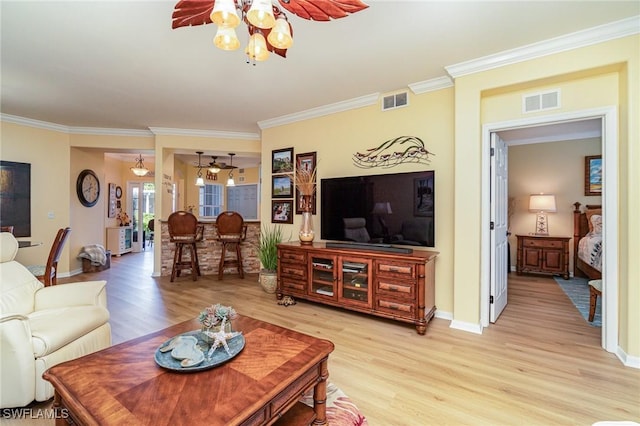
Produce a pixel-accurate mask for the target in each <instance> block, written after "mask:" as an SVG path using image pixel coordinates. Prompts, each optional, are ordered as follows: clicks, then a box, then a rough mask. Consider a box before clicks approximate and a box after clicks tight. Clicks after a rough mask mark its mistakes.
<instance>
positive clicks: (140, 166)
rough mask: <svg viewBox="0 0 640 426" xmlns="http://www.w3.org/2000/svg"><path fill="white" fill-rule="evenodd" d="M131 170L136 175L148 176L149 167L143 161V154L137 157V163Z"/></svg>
mask: <svg viewBox="0 0 640 426" xmlns="http://www.w3.org/2000/svg"><path fill="white" fill-rule="evenodd" d="M131 171H132V172H133V174H134V175H136V176H140V177H142V176H146V175H147V173H149V169H147V168H146V167H145V166H144V162H143V161H142V154H140V155H139V156H138V158H136V165H135V166H134V167H131Z"/></svg>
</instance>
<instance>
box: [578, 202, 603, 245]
mask: <svg viewBox="0 0 640 426" xmlns="http://www.w3.org/2000/svg"><path fill="white" fill-rule="evenodd" d="M573 206H574V207H575V209H574V210H573V241H574V242H576V243H577V241H578V240H579V239H580V238H582V237H584V236H585V235H587V233H588V232H589V223H588V222H587V215H586V213H585V212H586V210H592V209H600V208H602V206H601V205H600V204H587V205H586V206H585V207H586V210H585V212H583V211H582V210H580V206H581V204H580V203H578V202H576V203H573Z"/></svg>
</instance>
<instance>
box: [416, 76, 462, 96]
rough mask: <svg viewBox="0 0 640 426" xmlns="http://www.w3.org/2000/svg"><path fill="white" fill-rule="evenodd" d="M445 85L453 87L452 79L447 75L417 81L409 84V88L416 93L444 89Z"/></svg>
mask: <svg viewBox="0 0 640 426" xmlns="http://www.w3.org/2000/svg"><path fill="white" fill-rule="evenodd" d="M447 87H453V80H452V79H451V77H448V76H443V77H437V78H432V79H431V80H425V81H418V82H417V83H411V84H409V89H411V91H412V92H413V93H414V94H416V95H420V94H422V93H427V92H433V91H436V90H440V89H446V88H447Z"/></svg>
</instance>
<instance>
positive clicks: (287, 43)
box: [267, 17, 293, 49]
mask: <svg viewBox="0 0 640 426" xmlns="http://www.w3.org/2000/svg"><path fill="white" fill-rule="evenodd" d="M267 40H269V43H270V44H271V45H272V46H273V47H275V48H277V49H288V48H290V47H291V45H292V44H293V38H292V37H291V27H290V26H289V22H288V21H287V20H286V19H285V18H283V17H279V18H278V19H276V24H275V26H274V27H273V28H272V29H271V32H270V33H269V36H268V37H267Z"/></svg>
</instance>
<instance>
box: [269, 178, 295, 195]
mask: <svg viewBox="0 0 640 426" xmlns="http://www.w3.org/2000/svg"><path fill="white" fill-rule="evenodd" d="M292 177H293V175H291V174H285V175H273V176H271V194H272V196H273V198H291V197H293V179H292Z"/></svg>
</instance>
